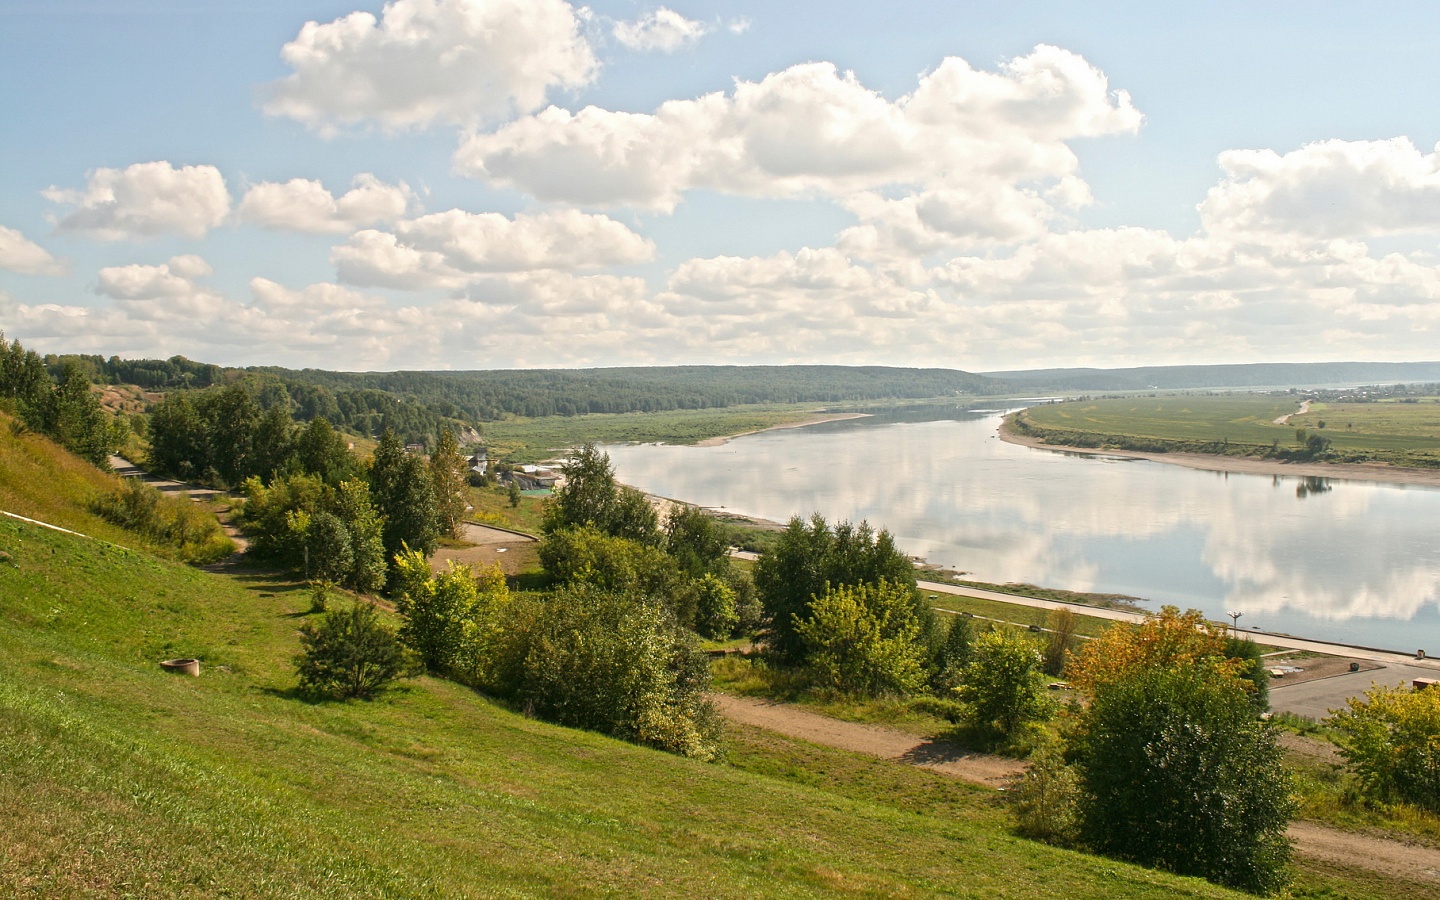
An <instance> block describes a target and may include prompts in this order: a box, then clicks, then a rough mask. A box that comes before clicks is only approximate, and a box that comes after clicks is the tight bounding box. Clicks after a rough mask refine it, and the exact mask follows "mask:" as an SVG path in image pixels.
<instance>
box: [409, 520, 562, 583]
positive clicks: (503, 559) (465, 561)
mask: <svg viewBox="0 0 1440 900" xmlns="http://www.w3.org/2000/svg"><path fill="white" fill-rule="evenodd" d="M462 536H463V539H464V541H465V542H466V543H467V544H469V545H470V546H468V547H441V548H440V549H439V550H438V551H436V553H435V555H434V556H432V557H430V566H431V568H433V569H434V570H435V571H437V572H442V571H444V570H445V567H446V566H447V565H448V564H449V563H452V562H453V563H455V564H456V565H466V566H489V565H499V566H500V571H502V572H504V573H505V574H506V575H518V574H520V573H521V572H524V571H526V570H527V569H531V568H534V566H535V562H536V549H537V547H538V546H539V544H538V542H537V541H536V539H535V538H534V537H531V536H530V535H528V534H520V533H518V532H514V531H506V530H505V529H503V528H492V527H491V526H489V525H477V524H476V523H474V522H466V523H465V529H464V532H463V535H462Z"/></svg>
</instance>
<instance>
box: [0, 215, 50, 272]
mask: <svg viewBox="0 0 1440 900" xmlns="http://www.w3.org/2000/svg"><path fill="white" fill-rule="evenodd" d="M0 269H6V270H8V271H11V272H18V273H20V274H21V275H63V274H65V266H64V264H62V263H61V262H60V260H58V259H56V258H55V257H54V256H52V255H51V254H50V251H49V250H46V249H45V248H44V247H41V246H40V245H39V244H37V243H35V242H34V241H32V240H30V239H29V238H27V237H25V235H23V234H21V233H20V232H18V231H16V230H15V229H14V228H6V227H5V226H4V225H0Z"/></svg>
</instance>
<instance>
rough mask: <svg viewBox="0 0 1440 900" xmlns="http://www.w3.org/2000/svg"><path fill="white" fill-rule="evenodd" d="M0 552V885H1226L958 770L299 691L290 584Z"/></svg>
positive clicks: (471, 699)
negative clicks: (673, 742)
mask: <svg viewBox="0 0 1440 900" xmlns="http://www.w3.org/2000/svg"><path fill="white" fill-rule="evenodd" d="M0 549H3V550H4V551H5V552H6V553H7V554H8V555H9V557H10V558H9V560H8V561H4V562H0V832H3V833H4V834H5V835H6V838H5V843H6V848H5V849H6V852H5V853H3V854H0V885H3V886H4V888H3V890H0V893H6V894H18V895H22V896H24V895H34V896H68V895H86V894H89V895H104V896H124V895H127V894H131V895H136V896H174V895H179V894H191V895H194V894H196V893H200V894H204V895H208V896H231V897H252V896H253V897H260V896H297V895H305V896H421V895H425V896H436V895H443V896H496V895H498V896H581V895H584V896H590V895H595V894H611V895H616V894H620V895H641V896H674V895H677V894H688V895H691V896H707V897H710V896H757V895H765V896H820V895H830V894H851V895H854V894H858V895H862V896H864V895H896V894H899V895H931V894H957V895H966V896H995V897H1002V896H1066V897H1084V896H1091V897H1142V896H1144V897H1149V896H1157V897H1158V896H1215V897H1218V896H1226V893H1225V892H1223V891H1220V890H1218V889H1215V888H1212V887H1210V886H1208V885H1203V884H1199V883H1195V882H1191V881H1185V880H1181V879H1174V878H1170V877H1168V876H1164V875H1160V874H1157V873H1153V872H1147V871H1144V870H1140V869H1135V868H1131V867H1127V866H1123V865H1120V864H1117V863H1114V862H1110V861H1104V860H1098V859H1092V858H1089V857H1085V856H1081V855H1078V854H1072V853H1067V852H1063V851H1059V850H1054V849H1051V848H1048V847H1044V846H1041V845H1036V844H1033V843H1029V842H1026V841H1022V840H1019V839H1016V838H1014V837H1012V836H1010V835H1009V834H1008V833H1007V832H1006V831H1005V830H1004V827H1003V815H1002V814H1000V813H998V812H997V811H996V810H994V809H993V805H992V800H991V799H990V797H991V795H988V794H986V793H984V792H982V791H978V790H976V789H971V788H967V787H964V786H962V785H959V784H954V783H945V784H943V785H941V784H940V783H938V782H937V783H935V785H933V786H932V788H931V790H934V791H943V792H944V793H945V795H946V797H947V798H948V799H947V800H946V802H945V803H943V804H939V805H938V806H937V805H935V804H934V803H931V804H930V805H929V806H927V807H926V808H925V809H924V810H922V811H916V810H915V808H914V807H913V803H911V802H909V801H905V800H904V799H903V798H900V797H894V798H892V797H889V796H888V795H887V794H885V793H876V794H875V795H873V797H872V796H871V795H869V794H868V792H865V791H856V790H853V789H851V790H845V789H827V787H826V785H825V782H824V781H823V780H819V779H814V780H817V781H818V783H815V784H810V785H807V784H804V783H799V782H797V781H795V780H785V779H782V778H777V777H770V776H768V775H763V774H756V773H755V772H750V771H744V770H742V769H740V768H736V767H729V766H718V765H704V764H699V763H694V762H691V761H687V760H684V759H679V758H676V757H672V756H668V755H665V754H662V753H658V752H655V751H651V750H645V749H641V748H637V747H633V746H630V745H627V744H623V743H619V742H616V741H613V740H609V739H606V738H602V737H599V736H596V735H592V734H588V733H583V732H575V731H570V730H566V729H561V728H557V727H553V726H549V725H545V724H542V723H540V722H536V721H533V720H530V719H526V718H524V717H523V716H520V715H517V714H514V713H511V712H509V711H506V710H504V709H502V708H500V707H497V706H495V705H493V704H491V703H489V702H487V701H485V700H484V699H483V698H480V697H477V696H476V695H475V694H474V693H472V692H470V691H468V690H465V689H463V688H461V687H458V686H456V685H452V684H448V683H445V682H440V681H434V680H431V679H428V678H422V679H417V680H414V681H412V682H409V683H407V684H406V685H405V686H404V687H403V688H401V689H400V690H397V691H395V692H393V693H391V694H389V695H386V696H385V697H384V698H383V699H381V700H378V701H376V702H372V703H350V704H311V703H307V702H304V701H303V700H301V699H299V698H297V697H296V696H295V695H294V694H293V692H292V690H291V688H292V686H293V684H294V681H293V676H292V674H291V670H290V667H289V659H290V657H291V656H292V655H293V654H294V653H295V652H296V650H297V649H298V642H297V640H296V635H295V629H296V627H297V625H298V623H299V621H300V620H301V617H300V615H299V613H300V611H301V610H303V609H305V608H306V607H307V604H308V598H307V597H306V596H304V594H303V592H302V591H300V590H297V589H296V586H295V585H291V584H285V583H277V582H273V581H270V580H268V579H267V578H265V577H264V576H260V575H255V574H251V575H241V576H238V577H225V576H219V575H214V574H210V573H206V572H202V571H198V570H195V569H190V568H186V567H183V566H179V565H176V564H172V563H168V562H164V561H160V560H157V559H154V558H152V557H148V556H146V555H143V554H140V553H136V552H132V551H128V550H122V549H119V548H114V547H108V546H105V545H102V544H97V543H95V542H93V541H88V540H85V539H83V538H77V537H72V536H69V535H64V534H58V533H55V532H51V531H47V530H44V529H39V528H35V527H32V526H28V525H25V524H23V523H19V522H15V521H13V520H3V521H0ZM176 655H195V656H198V657H200V658H202V659H203V660H204V664H205V671H204V674H203V676H202V677H201V678H198V679H194V678H186V677H181V676H173V675H167V674H165V673H163V672H162V671H161V670H160V669H159V667H158V666H157V665H156V662H157V661H158V660H160V659H164V658H167V657H170V656H176ZM742 756H743V754H742ZM762 756H764V754H762ZM765 758H767V759H768V758H772V757H765ZM765 765H770V766H773V765H775V763H773V762H772V763H766V764H763V765H762V764H753V765H751V766H749V767H750V768H758V769H763V768H764V767H765ZM811 774H812V779H813V776H814V774H815V773H811Z"/></svg>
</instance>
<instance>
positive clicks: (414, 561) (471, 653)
mask: <svg viewBox="0 0 1440 900" xmlns="http://www.w3.org/2000/svg"><path fill="white" fill-rule="evenodd" d="M395 578H396V583H397V585H398V590H397V592H396V599H395V608H396V610H397V611H399V613H400V615H402V616H403V617H404V618H405V623H404V624H403V625H402V626H401V627H400V640H401V641H402V642H404V644H405V645H406V646H408V647H410V648H411V649H412V650H414V651H415V652H416V653H418V654H419V655H420V659H421V661H422V662H423V663H424V665H425V668H426V669H428V670H430V671H431V672H435V673H437V674H441V675H448V676H450V677H451V678H455V679H456V680H459V681H463V682H466V683H469V684H478V683H480V682H481V681H483V680H484V679H485V677H486V668H487V658H488V655H489V644H490V643H491V642H492V641H493V640H494V639H495V635H496V629H497V627H498V620H499V615H500V610H501V609H502V608H503V607H504V606H505V604H506V603H508V602H509V599H510V591H509V588H507V587H506V584H505V576H504V575H502V574H501V573H500V569H499V567H498V566H491V567H490V568H487V569H483V570H481V572H480V573H479V577H478V579H477V577H476V573H475V572H474V571H473V570H471V568H470V567H469V566H457V565H455V564H453V563H451V564H450V566H449V567H448V568H447V569H446V570H445V571H444V572H441V573H439V574H435V573H433V572H432V571H431V570H430V563H429V562H428V561H427V560H426V559H425V557H424V556H423V555H422V554H421V553H420V552H419V551H418V550H405V551H403V552H401V553H400V555H399V556H397V557H396V559H395Z"/></svg>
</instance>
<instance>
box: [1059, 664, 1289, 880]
mask: <svg viewBox="0 0 1440 900" xmlns="http://www.w3.org/2000/svg"><path fill="white" fill-rule="evenodd" d="M1071 750H1072V753H1073V755H1074V757H1075V759H1076V763H1077V766H1078V767H1079V771H1080V784H1081V794H1080V833H1081V836H1082V837H1083V839H1084V840H1085V842H1086V843H1087V844H1088V845H1089V846H1090V847H1092V848H1093V849H1095V850H1096V851H1098V852H1100V853H1104V854H1106V855H1109V856H1114V857H1117V858H1120V859H1128V860H1131V861H1134V862H1138V863H1141V864H1143V865H1151V866H1159V867H1161V868H1165V869H1169V870H1170V871H1173V872H1176V873H1178V874H1181V875H1196V876H1199V877H1201V878H1206V879H1209V880H1210V881H1214V882H1217V883H1219V884H1223V885H1226V886H1229V887H1234V888H1239V889H1241V890H1247V891H1252V892H1256V893H1268V892H1272V891H1274V890H1277V889H1278V888H1280V887H1281V886H1282V885H1284V883H1285V881H1286V872H1285V869H1286V864H1287V862H1288V860H1289V855H1290V844H1289V841H1288V839H1287V838H1286V836H1285V829H1286V826H1287V825H1288V822H1289V816H1290V812H1291V810H1292V808H1293V801H1292V800H1291V798H1290V779H1289V775H1288V774H1287V773H1286V771H1285V769H1284V766H1283V765H1282V762H1281V751H1280V747H1279V745H1278V743H1277V741H1276V737H1275V732H1274V730H1273V728H1271V727H1270V726H1269V725H1268V724H1267V723H1265V722H1263V721H1261V720H1260V718H1259V717H1258V716H1257V715H1256V713H1255V707H1254V705H1253V704H1252V702H1251V700H1250V696H1249V694H1248V693H1247V692H1246V690H1245V688H1244V686H1243V684H1242V682H1240V681H1239V680H1238V679H1235V678H1233V677H1231V676H1228V675H1226V674H1225V673H1223V672H1217V671H1215V670H1212V669H1207V668H1204V667H1193V666H1192V667H1185V668H1174V669H1168V670H1163V669H1162V670H1149V671H1139V672H1136V673H1132V674H1127V675H1123V676H1121V677H1119V678H1117V679H1115V680H1112V681H1108V682H1105V683H1103V684H1101V685H1100V686H1099V687H1098V688H1097V689H1096V691H1095V694H1094V697H1093V698H1092V700H1091V703H1090V705H1089V706H1088V707H1087V708H1085V710H1084V711H1083V712H1082V713H1081V714H1080V722H1079V729H1078V731H1077V733H1076V735H1075V736H1074V745H1073V746H1072V748H1071Z"/></svg>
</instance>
